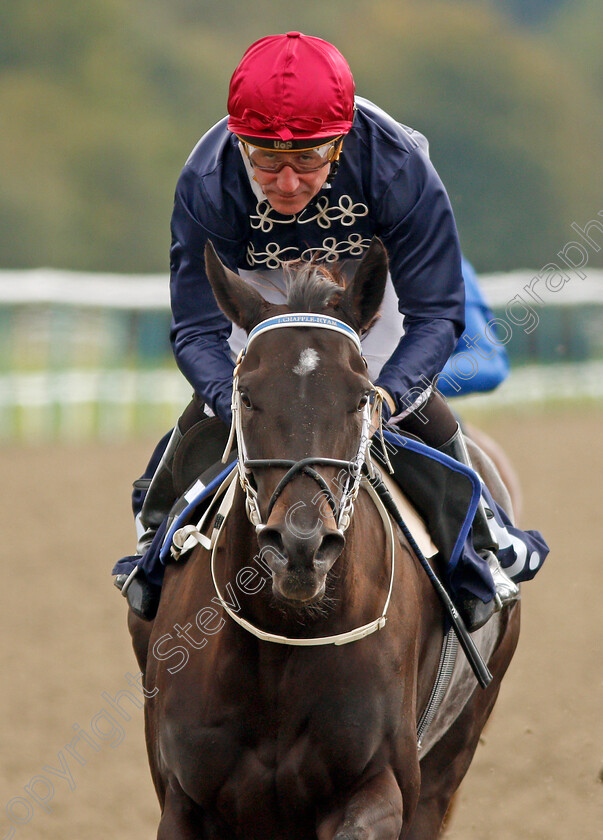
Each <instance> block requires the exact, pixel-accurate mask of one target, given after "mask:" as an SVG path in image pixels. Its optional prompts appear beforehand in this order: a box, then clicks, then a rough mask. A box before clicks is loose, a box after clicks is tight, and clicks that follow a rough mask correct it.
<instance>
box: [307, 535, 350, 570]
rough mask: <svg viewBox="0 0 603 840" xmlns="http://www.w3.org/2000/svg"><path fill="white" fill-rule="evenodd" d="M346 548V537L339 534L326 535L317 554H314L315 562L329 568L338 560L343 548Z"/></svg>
mask: <svg viewBox="0 0 603 840" xmlns="http://www.w3.org/2000/svg"><path fill="white" fill-rule="evenodd" d="M344 546H345V537H344V536H343V534H340V533H338V532H334V533H329V534H325V535H324V537H323V538H322V541H321V543H320V545H319V546H318V548H317V549H316V553H315V554H314V561H315V562H316V563H317V564H320V565H327V566H328V567H329V568H330V567H331V566H332V565H333V563H334V562H335V561H336V560H337V558H338V557H339V555H340V554H341V552H342V551H343V547H344Z"/></svg>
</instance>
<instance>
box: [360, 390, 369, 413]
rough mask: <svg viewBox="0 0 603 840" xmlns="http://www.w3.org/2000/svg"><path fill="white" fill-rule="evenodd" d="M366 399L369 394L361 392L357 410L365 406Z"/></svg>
mask: <svg viewBox="0 0 603 840" xmlns="http://www.w3.org/2000/svg"><path fill="white" fill-rule="evenodd" d="M368 399H369V395H368V394H363V395H362V396H361V397H360V401H359V403H358V411H362V409H363V408H364V407H365V406H366V404H367V402H368Z"/></svg>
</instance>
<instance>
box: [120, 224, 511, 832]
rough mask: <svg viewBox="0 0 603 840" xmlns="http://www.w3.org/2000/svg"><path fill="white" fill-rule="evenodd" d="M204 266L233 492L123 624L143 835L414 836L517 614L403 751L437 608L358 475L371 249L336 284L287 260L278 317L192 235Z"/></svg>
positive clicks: (438, 793)
mask: <svg viewBox="0 0 603 840" xmlns="http://www.w3.org/2000/svg"><path fill="white" fill-rule="evenodd" d="M206 265H207V272H208V276H209V279H210V282H211V285H212V289H213V291H214V294H215V297H216V300H217V301H218V304H219V306H220V307H221V309H222V310H223V311H224V313H225V314H226V315H227V316H228V317H229V318H230V319H231V321H233V322H234V323H235V324H237V325H239V326H240V327H242V328H244V329H245V330H246V331H247V332H248V334H249V336H250V340H249V343H248V345H247V349H246V352H245V354H244V355H243V357H242V358H240V360H239V364H238V366H237V368H236V369H235V376H234V389H233V412H234V414H235V420H236V422H235V424H234V425H235V426H236V428H237V437H238V450H239V464H240V471H239V475H238V477H239V479H240V480H239V481H238V482H233V483H232V488H233V492H234V496H233V497H232V507H231V509H230V511H229V512H228V513H224V514H220V516H221V522H220V524H219V527H218V530H217V532H216V533H217V535H218V536H217V539H216V540H215V542H214V544H213V547H212V548H210V547H208V544H207V543H206V544H205V545H197V547H196V548H195V549H194V550H193V551H192V553H191V554H190V555H189V557H188V559H187V561H186V562H180V563H172V564H170V565H168V567H167V568H166V573H165V580H164V584H163V591H162V596H161V602H160V605H159V610H158V613H157V616H156V618H155V620H154V621H153V623H152V624H149V623H147V622H142V621H140V620H139V619H136V617H135V616H133V615H132V614H130V616H129V625H130V631H131V633H132V638H133V643H134V649H135V652H136V654H137V657H138V661H139V664H140V666H141V670H142V671H143V672H144V686H145V695H146V697H147V699H146V704H145V721H146V738H147V746H148V754H149V761H150V766H151V773H152V776H153V781H154V784H155V788H156V791H157V795H158V798H159V801H160V804H161V812H162V813H161V820H160V824H159V829H158V834H157V837H158V840H227V838H228V840H232V838H238V840H276V839H277V838H278V840H281V838H282V839H283V840H284V838H287V840H398V838H407V840H432V839H433V838H437V837H438V836H440V833H441V830H442V823H443V821H444V817H445V815H446V811H447V809H448V807H449V803H450V801H451V799H452V797H453V794H454V792H455V791H456V789H457V787H458V785H459V783H460V782H461V780H462V778H463V776H464V775H465V773H466V771H467V769H468V767H469V765H470V762H471V760H472V757H473V754H474V751H475V749H476V747H477V744H478V742H479V738H480V733H481V731H482V729H483V727H484V725H485V723H486V720H487V719H488V717H489V715H490V712H491V710H492V707H493V705H494V703H495V700H496V697H497V694H498V691H499V686H500V682H501V679H502V677H503V675H504V673H505V671H506V669H507V666H508V664H509V662H510V660H511V657H512V655H513V652H514V650H515V646H516V643H517V639H518V634H519V607H518V605H517V604H516V605H513V606H512V607H510V608H505V609H503V611H502V612H500V613H497V614H496V615H495V616H493V618H492V619H491V620H490V621H489V622H488V623H487V624H486V625H485V627H483V628H482V629H481V630H479V631H478V632H477V633H475V634H474V638H475V639H476V640H477V644H478V645H479V646H480V649H481V650H482V652H483V654H484V656H485V657H486V658H487V661H488V666H489V669H490V671H491V673H492V676H493V679H492V681H491V683H490V684H489V686H488V687H487V688H486V689H482V688H480V687H479V686H478V684H477V682H476V680H475V677H474V676H473V673H472V672H471V670H470V668H469V667H468V666H467V663H466V661H465V660H464V657H462V656H460V655H459V658H458V660H457V665H456V666H455V670H454V674H453V677H452V680H451V683H450V686H449V689H448V692H447V694H446V696H445V698H444V700H443V702H442V705H441V706H440V708H439V711H438V712H437V714H436V716H435V718H434V720H433V722H432V724H431V728H430V730H429V731H428V733H427V735H426V737H425V738H424V739H423V742H422V744H419V743H418V738H417V722H418V720H419V718H420V716H421V714H422V712H424V710H425V708H426V706H427V704H428V702H429V699H430V695H431V693H432V689H433V686H434V681H435V680H436V674H437V673H438V667H439V661H440V658H441V651H442V645H443V639H444V634H445V630H446V629H447V628H446V625H445V621H444V618H445V617H444V612H443V609H442V606H441V603H440V600H439V598H438V597H437V595H436V593H435V591H434V589H433V587H432V585H431V583H430V581H429V580H428V577H427V575H426V574H425V572H424V571H423V569H422V568H421V566H420V565H419V564H418V562H417V559H416V557H415V556H414V554H413V552H412V550H411V549H410V547H409V545H408V543H407V542H406V540H405V538H404V536H403V534H402V532H401V531H400V530H399V529H398V527H397V526H396V525H394V524H392V522H391V520H390V519H389V517H388V516H387V515H385V516H384V515H383V511H382V510H380V508H379V505H378V500H376V499H375V497H374V494H371V493H370V492H369V490H370V488H369V487H368V485H367V483H366V481H365V480H363V479H362V474H363V473H362V470H361V469H360V467H361V465H362V463H364V462H365V460H366V453H365V447H366V441H367V437H368V435H367V418H369V419H370V418H371V414H370V412H371V402H370V401H371V397H372V394H373V388H372V385H371V383H370V381H369V379H368V376H367V369H366V365H365V362H364V360H363V358H362V355H361V352H360V344H359V341H358V338H357V336H358V334H361V333H363V332H364V331H365V330H366V329H368V328H369V327H370V325H371V323H372V322H373V320H374V319H375V317H376V316H377V314H378V311H379V307H380V305H381V301H382V297H383V292H384V287H385V282H386V278H387V256H386V253H385V249H384V247H383V245H382V244H381V243H380V242H379V240H376V239H375V240H373V242H372V244H371V246H370V248H369V249H368V251H367V253H366V254H365V256H364V258H363V260H362V261H361V263H360V265H359V267H358V269H357V271H356V273H355V275H354V277H353V279H352V280H351V281H350V282H349V283H348V284H347V286H346V288H345V289H344V288H342V287H341V286H339V285H336V283H334V282H333V281H332V280H331V279H329V278H327V277H325V276H324V275H322V274H321V273H320V272H318V273H317V272H316V271H314V270H311V269H308V268H307V267H305V268H303V270H301V272H300V274H299V275H298V277H297V278H295V279H294V280H293V281H292V282H291V285H290V289H289V296H288V301H287V304H283V305H275V304H269V303H267V302H266V301H265V300H264V299H263V298H262V296H261V295H260V294H259V293H258V292H256V291H255V290H254V289H251V288H250V287H249V286H248V285H246V284H245V283H244V282H243V281H242V280H241V279H240V278H239V277H238V276H237V275H236V274H234V273H233V272H231V271H230V270H228V269H227V268H225V267H224V266H223V265H222V264H221V262H220V260H219V258H218V257H217V255H216V254H215V251H214V250H213V248H212V247H211V246H210V245H208V246H207V248H206ZM288 313H310V314H311V315H310V317H308V318H307V319H306V320H304V317H303V316H299V315H296V316H295V318H293V317H292V318H291V319H288V317H287V316H288ZM312 314H314V315H316V316H317V317H316V319H315V322H316V323H313V320H312ZM294 321H295V323H293V322H294ZM267 325H268V326H270V327H271V328H268V326H267ZM251 339H253V340H251ZM369 434H370V433H369ZM342 464H343V465H345V466H346V467H347V469H346V470H344V474H345V477H344V479H342V478H341V475H342ZM491 491H492V492H493V494H494V495H495V496H496V495H500V493H501V492H502V491H501V488H500V487H495V486H492V487H491ZM214 525H217V522H216V523H214ZM386 612H387V615H385V613H386Z"/></svg>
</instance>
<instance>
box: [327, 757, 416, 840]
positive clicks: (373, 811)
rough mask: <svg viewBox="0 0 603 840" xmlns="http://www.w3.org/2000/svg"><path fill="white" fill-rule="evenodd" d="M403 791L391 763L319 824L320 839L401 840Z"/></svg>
mask: <svg viewBox="0 0 603 840" xmlns="http://www.w3.org/2000/svg"><path fill="white" fill-rule="evenodd" d="M401 829H402V791H401V790H400V787H399V786H398V782H397V781H396V778H395V776H394V774H393V772H392V770H391V769H390V768H389V767H388V768H387V769H386V770H383V771H382V772H381V773H378V774H377V775H376V776H373V777H372V778H371V779H370V780H369V781H368V782H366V783H365V784H364V785H362V786H361V787H360V788H358V790H357V791H356V793H355V794H354V795H353V796H352V798H351V799H350V800H349V801H348V802H347V803H346V804H345V805H343V807H340V808H338V809H337V810H336V811H334V812H332V813H331V814H329V815H328V816H326V817H325V818H324V819H322V820H321V821H320V823H319V825H318V829H317V835H318V840H398V837H399V836H400V831H401Z"/></svg>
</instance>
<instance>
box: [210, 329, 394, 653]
mask: <svg viewBox="0 0 603 840" xmlns="http://www.w3.org/2000/svg"><path fill="white" fill-rule="evenodd" d="M281 327H318V328H321V329H328V330H332V331H334V332H337V333H340V334H342V335H345V336H346V337H347V338H349V339H350V340H351V341H352V342H353V343H354V345H355V346H356V348H357V350H358V352H359V353H360V355H361V356H362V348H361V345H360V338H359V337H358V334H357V333H356V332H355V331H354V330H353V329H352V328H351V327H349V326H348V325H347V324H345V323H344V322H343V321H339V320H338V319H337V318H331V317H330V316H327V315H317V314H313V313H291V314H288V315H278V316H276V317H274V318H268V319H267V320H265V321H262V322H261V323H260V324H258V325H257V327H255V328H254V329H253V330H251V332H250V333H249V336H248V338H247V344H246V345H245V347H244V348H243V350H242V351H241V353H240V354H239V358H238V359H237V364H236V367H235V370H234V373H233V385H232V424H231V429H230V435H229V439H228V443H227V444H226V449H225V451H224V455H223V457H222V460H223V461H224V462H225V461H226V460H227V459H228V456H229V454H230V450H231V448H232V444H233V442H234V440H235V437H236V440H237V447H238V452H239V458H238V462H237V470H238V477H239V483H240V485H241V487H242V489H243V492H244V493H245V508H246V511H247V516H248V518H249V520H250V522H251V523H252V525H254V527H255V529H256V532H257V533H259V532H260V531H262V530H263V529H264V528H265V527H266V524H265V523H264V522H262V517H261V514H260V509H259V504H258V495H257V490H256V489H255V487H254V486H253V470H254V469H267V468H270V467H273V468H280V469H283V468H284V469H286V470H287V472H286V473H285V475H284V476H283V478H282V479H281V480H280V481H279V483H278V485H277V486H276V488H275V490H274V492H273V494H272V496H271V498H270V502H269V504H268V512H267V518H268V517H269V516H270V513H271V511H272V509H273V508H274V505H275V504H276V501H277V500H278V498H279V496H280V495H281V493H282V492H283V490H284V489H285V487H286V486H287V485H288V484H289V483H290V482H291V481H292V480H293V479H294V478H295V477H296V476H297V475H300V474H304V475H308V476H310V478H312V479H314V481H315V482H316V483H317V484H318V486H319V487H320V490H321V492H322V493H324V497H325V499H326V502H327V503H328V505H329V507H330V508H331V511H332V513H333V516H334V518H335V521H336V522H337V529H338V531H339V533H341V534H343V532H344V531H345V530H346V528H348V526H349V524H350V522H351V519H352V514H353V511H354V502H355V501H356V497H357V496H358V491H359V489H360V482H361V480H362V477H363V475H364V474H368V475H372V474H373V467H372V464H371V461H370V435H369V430H370V422H371V416H372V413H373V411H374V410H375V409H376V410H377V412H378V417H379V426H380V428H381V432H382V431H383V430H382V420H381V408H382V396H381V394H380V392H379V391H378V390H377V389H374V388H373V391H372V394H373V401H372V402H371V401H370V400H367V403H366V405H365V406H364V408H363V417H362V430H361V435H360V442H359V444H358V449H357V452H356V455H355V456H354V457H353V458H352V459H350V460H349V461H345V460H339V459H336V458H320V457H317V458H314V457H310V458H302V459H301V460H299V461H290V460H286V459H270V458H254V459H249V458H248V457H247V449H246V447H245V439H244V436H243V428H242V420H241V394H240V392H239V369H240V366H241V363H242V361H243V359H244V357H245V354H246V353H247V351H248V350H249V346H250V344H251V343H252V342H253V341H254V340H255V339H256V338H257V337H258V336H259V335H262V334H263V333H265V332H268V331H269V330H274V329H279V328H281ZM362 358H363V359H364V356H362ZM381 439H382V440H383V435H381ZM384 452H385V457H386V458H387V452H386V451H385V448H384ZM387 460H388V463H389V459H387ZM316 466H335V467H340V468H342V469H344V470H346V473H347V477H346V481H345V484H344V486H343V490H342V494H341V498H340V499H339V501H337V500H336V499H335V496H334V494H333V493H332V491H331V490H330V488H329V486H328V484H327V482H326V481H325V479H324V478H323V477H322V476H321V475H320V473H319V472H318V471H317V470H316V469H315V467H316ZM233 486H234V485H233ZM365 486H366V489H367V491H368V493H369V495H370V497H371V499H372V500H373V502H374V504H375V507H376V508H377V511H378V513H379V515H380V517H381V520H382V523H383V528H384V531H385V535H386V542H387V544H388V545H389V554H390V569H391V571H390V581H389V589H388V592H387V597H386V599H385V603H384V605H383V610H382V613H381V615H380V616H379V617H378V618H376V619H374V620H373V621H370V622H369V623H368V624H364V625H362V626H361V627H355V628H354V629H353V630H348V631H347V632H346V633H338V634H336V635H333V636H316V637H310V638H290V637H288V636H281V635H277V634H275V633H270V632H267V631H265V630H262V629H260V628H259V627H256V626H255V625H254V624H252V623H251V622H249V621H247V620H246V619H244V618H242V617H241V616H239V615H237V613H236V612H235V611H234V610H233V609H231V608H230V607H229V605H228V603H227V602H226V601H225V600H224V598H223V597H222V594H221V593H220V589H219V587H218V582H217V580H216V574H215V555H216V547H217V545H218V539H219V536H220V532H221V530H222V528H223V527H224V523H225V521H226V520H225V517H222V520H221V524H220V528H219V531H218V532H217V533H216V534H215V539H214V542H213V547H212V553H211V574H212V578H213V583H214V587H215V589H216V593H217V595H218V599H219V601H220V603H221V605H222V607H223V608H224V610H225V611H226V612H227V614H228V615H229V616H230V617H231V618H232V619H233V621H235V622H236V623H237V624H239V626H241V627H243V629H245V630H247V631H248V632H249V633H251V634H252V635H254V636H255V637H256V638H258V639H261V640H262V641H267V642H274V643H277V644H286V645H298V646H317V645H331V644H333V645H345V644H348V643H349V642H355V641H357V640H358V639H363V638H365V637H366V636H369V635H370V634H371V633H374V632H375V631H376V630H381V629H382V628H383V627H385V623H386V621H387V610H388V608H389V604H390V601H391V597H392V592H393V585H394V576H395V559H394V558H395V548H394V532H393V526H392V522H391V519H390V517H389V515H388V512H387V510H386V508H385V506H384V504H383V501H382V500H381V498H380V496H379V494H378V493H377V492H376V491H375V488H374V487H373V485H372V484H371V483H370V482H367V483H366V485H365Z"/></svg>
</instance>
